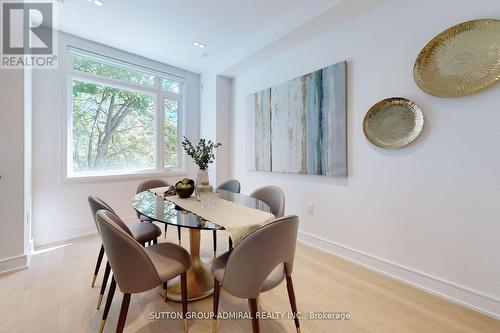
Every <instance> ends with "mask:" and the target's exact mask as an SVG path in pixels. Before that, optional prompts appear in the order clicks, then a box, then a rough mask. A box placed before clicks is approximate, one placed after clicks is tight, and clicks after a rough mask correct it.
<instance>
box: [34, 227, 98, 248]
mask: <svg viewBox="0 0 500 333" xmlns="http://www.w3.org/2000/svg"><path fill="white" fill-rule="evenodd" d="M93 234H97V230H96V227H95V224H89V225H86V226H83V227H78V228H75V229H71V230H64V231H61V232H51V233H43V234H35V235H34V236H33V238H34V239H35V247H39V246H44V245H49V244H54V243H60V242H66V241H69V240H72V239H76V238H80V237H84V236H89V235H93Z"/></svg>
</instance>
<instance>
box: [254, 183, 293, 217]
mask: <svg viewBox="0 0 500 333" xmlns="http://www.w3.org/2000/svg"><path fill="white" fill-rule="evenodd" d="M250 196H251V197H254V198H255V199H258V200H260V201H263V202H265V203H266V204H267V205H268V206H269V207H271V213H273V214H274V216H276V218H279V217H282V216H284V215H285V194H284V193H283V191H282V190H281V189H280V188H279V187H277V186H264V187H261V188H258V189H256V190H255V191H253V192H252V193H251V194H250Z"/></svg>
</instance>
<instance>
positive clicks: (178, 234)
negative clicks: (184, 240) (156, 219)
mask: <svg viewBox="0 0 500 333" xmlns="http://www.w3.org/2000/svg"><path fill="white" fill-rule="evenodd" d="M177 239H178V240H179V246H182V245H181V227H177Z"/></svg>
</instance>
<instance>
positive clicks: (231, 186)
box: [217, 179, 241, 193]
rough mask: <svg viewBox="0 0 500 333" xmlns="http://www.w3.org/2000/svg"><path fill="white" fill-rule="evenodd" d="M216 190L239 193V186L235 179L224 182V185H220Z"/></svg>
mask: <svg viewBox="0 0 500 333" xmlns="http://www.w3.org/2000/svg"><path fill="white" fill-rule="evenodd" d="M217 189H219V190H226V191H229V192H233V193H240V191H241V184H240V182H239V181H237V180H236V179H230V180H226V181H225V182H224V183H222V184H220V185H219V186H218V187H217Z"/></svg>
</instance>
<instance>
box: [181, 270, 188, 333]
mask: <svg viewBox="0 0 500 333" xmlns="http://www.w3.org/2000/svg"><path fill="white" fill-rule="evenodd" d="M181 298H182V319H183V322H184V333H187V332H188V321H187V318H186V315H187V307H188V301H187V277H186V272H184V273H182V274H181Z"/></svg>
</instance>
